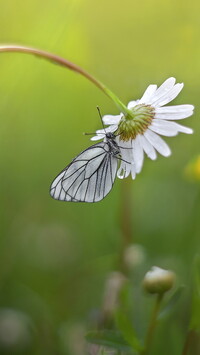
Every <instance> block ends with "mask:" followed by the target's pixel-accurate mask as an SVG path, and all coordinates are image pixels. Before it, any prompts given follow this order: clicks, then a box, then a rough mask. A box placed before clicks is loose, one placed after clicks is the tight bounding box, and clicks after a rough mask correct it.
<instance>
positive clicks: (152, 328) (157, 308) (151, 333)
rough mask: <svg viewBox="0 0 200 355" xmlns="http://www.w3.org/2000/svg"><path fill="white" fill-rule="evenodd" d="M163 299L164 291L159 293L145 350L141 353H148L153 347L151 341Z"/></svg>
mask: <svg viewBox="0 0 200 355" xmlns="http://www.w3.org/2000/svg"><path fill="white" fill-rule="evenodd" d="M162 299H163V293H161V294H158V295H157V298H156V303H155V306H154V309H153V312H152V316H151V319H150V323H149V327H148V330H147V335H146V339H145V345H144V350H143V351H142V352H141V355H147V354H148V353H149V350H150V347H151V343H152V340H153V335H154V331H155V328H156V324H157V318H158V313H159V310H160V306H161V302H162Z"/></svg>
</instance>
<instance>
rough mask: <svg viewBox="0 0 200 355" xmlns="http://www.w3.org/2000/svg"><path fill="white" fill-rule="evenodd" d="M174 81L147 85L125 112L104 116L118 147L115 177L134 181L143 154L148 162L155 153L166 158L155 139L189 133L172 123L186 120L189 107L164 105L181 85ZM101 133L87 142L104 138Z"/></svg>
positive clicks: (165, 151)
mask: <svg viewBox="0 0 200 355" xmlns="http://www.w3.org/2000/svg"><path fill="white" fill-rule="evenodd" d="M175 82H176V80H175V78H169V79H167V80H166V81H165V82H164V83H163V84H162V85H161V86H160V87H159V88H157V85H149V86H148V88H147V89H146V91H145V92H144V95H143V96H142V98H141V99H139V100H137V101H130V102H129V103H128V106H127V111H126V113H120V114H119V115H115V116H113V115H105V116H104V117H103V122H104V124H105V125H109V127H107V128H106V129H105V130H106V133H107V132H116V133H117V135H116V142H117V144H118V146H119V148H120V153H121V158H122V161H121V165H120V168H119V170H118V173H117V176H118V177H119V178H121V179H123V178H125V177H127V176H128V175H129V174H131V175H132V178H133V179H135V177H136V174H138V173H140V171H141V169H142V166H143V161H144V153H146V155H147V156H148V157H149V158H150V159H152V160H155V159H156V158H157V152H158V153H160V154H161V155H163V156H165V157H168V156H169V155H170V154H171V150H170V148H169V147H168V145H167V144H166V143H165V141H164V140H163V139H162V138H161V137H160V136H159V135H162V136H166V137H174V136H176V135H177V134H178V133H179V132H182V133H187V134H191V133H193V130H192V129H191V128H188V127H185V126H182V125H180V124H178V123H176V122H173V121H175V120H181V119H184V118H187V117H189V116H191V115H192V114H193V110H194V106H193V105H176V106H164V105H166V104H168V103H169V102H170V101H172V100H174V99H175V97H176V96H177V95H178V94H179V93H180V91H181V90H182V88H183V83H182V84H178V83H177V84H175ZM105 130H103V129H101V130H98V131H96V133H97V135H96V136H94V137H92V138H91V140H99V139H103V138H105Z"/></svg>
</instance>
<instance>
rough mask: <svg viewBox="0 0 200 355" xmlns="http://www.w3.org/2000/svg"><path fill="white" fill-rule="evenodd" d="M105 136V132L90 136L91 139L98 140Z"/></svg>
mask: <svg viewBox="0 0 200 355" xmlns="http://www.w3.org/2000/svg"><path fill="white" fill-rule="evenodd" d="M104 137H105V134H98V135H97V136H94V137H92V138H90V140H91V141H99V140H100V139H103V138H104Z"/></svg>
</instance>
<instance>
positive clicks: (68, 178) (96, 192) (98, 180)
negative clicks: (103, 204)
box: [50, 131, 121, 202]
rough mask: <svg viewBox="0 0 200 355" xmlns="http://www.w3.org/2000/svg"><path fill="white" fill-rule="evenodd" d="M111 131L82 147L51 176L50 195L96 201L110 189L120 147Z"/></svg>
mask: <svg viewBox="0 0 200 355" xmlns="http://www.w3.org/2000/svg"><path fill="white" fill-rule="evenodd" d="M115 137H116V136H115V135H114V134H113V133H111V132H109V133H106V131H105V138H104V141H103V142H100V143H97V144H94V145H92V146H90V147H89V148H87V149H85V150H84V151H83V152H81V153H80V154H79V155H77V157H76V158H74V159H73V160H72V162H71V163H70V164H69V165H68V166H67V167H66V168H65V169H63V170H62V171H61V172H60V174H58V176H57V177H56V178H55V180H54V181H53V182H52V184H51V187H50V195H51V196H52V197H53V198H54V199H56V200H61V201H68V202H98V201H101V200H102V199H103V198H104V197H106V196H107V194H108V193H109V192H110V191H111V189H112V187H113V184H114V182H115V179H116V174H117V167H118V160H119V159H120V160H121V158H120V148H119V146H118V144H117V143H116V141H115Z"/></svg>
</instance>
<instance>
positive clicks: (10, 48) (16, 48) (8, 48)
mask: <svg viewBox="0 0 200 355" xmlns="http://www.w3.org/2000/svg"><path fill="white" fill-rule="evenodd" d="M0 52H20V53H26V54H33V55H35V56H37V57H40V58H43V59H46V60H49V61H51V62H52V63H56V64H58V65H61V66H63V67H65V68H68V69H70V70H72V71H74V72H76V73H79V74H81V75H83V76H84V77H85V78H86V79H88V80H90V81H91V82H92V83H93V84H94V85H96V86H97V87H98V88H99V89H100V90H102V91H103V92H104V93H105V94H106V95H107V96H108V97H109V98H110V99H111V100H112V101H114V103H115V104H116V105H117V107H118V108H119V109H120V110H121V111H122V112H123V113H128V112H129V110H128V109H127V107H126V106H125V105H124V104H123V103H122V102H121V101H120V99H119V98H118V97H117V96H116V95H115V94H114V93H113V92H112V91H111V90H110V89H108V88H107V87H106V86H105V85H104V84H103V83H101V82H100V81H99V80H97V79H96V78H94V77H93V76H92V75H91V74H89V73H88V72H87V71H85V70H84V69H82V68H81V67H79V66H78V65H76V64H74V63H72V62H70V61H69V60H67V59H64V58H62V57H60V56H58V55H56V54H52V53H49V52H46V51H43V50H41V49H37V48H32V47H26V46H20V45H15V44H10V45H2V46H0Z"/></svg>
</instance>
